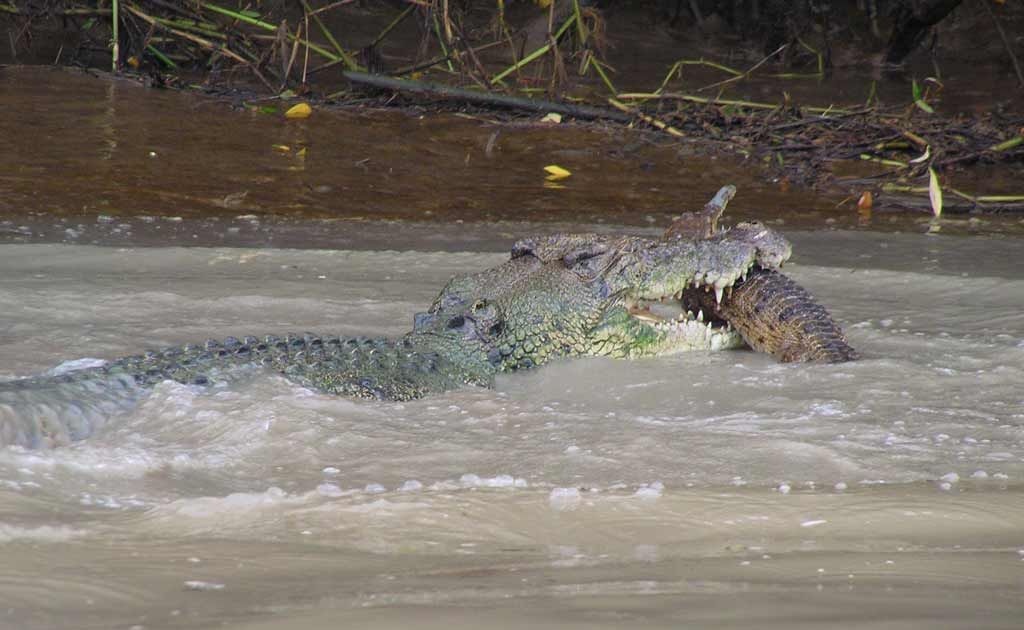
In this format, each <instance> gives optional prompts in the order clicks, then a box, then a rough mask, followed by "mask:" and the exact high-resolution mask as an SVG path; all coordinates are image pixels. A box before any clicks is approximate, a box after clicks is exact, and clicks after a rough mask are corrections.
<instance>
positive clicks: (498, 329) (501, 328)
mask: <svg viewBox="0 0 1024 630" xmlns="http://www.w3.org/2000/svg"><path fill="white" fill-rule="evenodd" d="M487 332H488V333H490V334H491V335H493V336H495V337H497V336H498V335H500V334H501V333H503V332H505V322H498V323H496V324H494V325H493V326H491V327H490V329H488V331H487Z"/></svg>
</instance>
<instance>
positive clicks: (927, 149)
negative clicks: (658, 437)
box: [910, 144, 932, 164]
mask: <svg viewBox="0 0 1024 630" xmlns="http://www.w3.org/2000/svg"><path fill="white" fill-rule="evenodd" d="M931 156H932V145H930V144H929V145H928V146H926V147H925V148H924V154H923V155H921V156H920V157H916V158H914V159H913V160H910V163H911V164H920V163H921V162H926V161H927V160H928V158H930V157H931Z"/></svg>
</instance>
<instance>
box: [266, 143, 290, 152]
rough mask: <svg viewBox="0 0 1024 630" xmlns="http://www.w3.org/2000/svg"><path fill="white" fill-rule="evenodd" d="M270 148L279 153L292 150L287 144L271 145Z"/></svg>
mask: <svg viewBox="0 0 1024 630" xmlns="http://www.w3.org/2000/svg"><path fill="white" fill-rule="evenodd" d="M270 146H271V147H273V148H275V149H277V150H278V151H280V152H281V153H288V152H289V151H291V150H292V148H291V147H290V146H288V145H287V144H272V145H270Z"/></svg>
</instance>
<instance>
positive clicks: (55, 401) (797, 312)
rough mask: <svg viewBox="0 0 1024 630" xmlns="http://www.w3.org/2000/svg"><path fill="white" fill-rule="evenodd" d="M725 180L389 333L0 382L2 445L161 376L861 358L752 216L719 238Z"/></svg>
mask: <svg viewBox="0 0 1024 630" xmlns="http://www.w3.org/2000/svg"><path fill="white" fill-rule="evenodd" d="M734 193H735V189H734V188H733V187H731V186H727V187H725V188H723V189H722V190H721V191H719V193H718V195H716V196H715V198H714V199H713V200H712V201H711V202H710V203H709V204H708V205H707V206H705V208H704V211H703V212H701V213H696V214H684V215H682V216H681V217H680V218H679V219H677V220H676V221H675V222H674V223H673V225H672V226H670V227H669V229H668V230H666V232H665V234H664V235H663V236H662V237H661V238H657V239H647V238H641V237H636V236H619V235H605V234H556V235H548V236H538V237H533V238H526V239H523V240H520V241H518V242H517V243H515V245H514V246H513V248H512V253H511V256H510V258H509V259H508V260H507V261H505V262H504V263H502V264H500V265H497V266H496V267H493V268H491V269H487V270H484V271H481V272H477V273H473V274H468V275H464V276H457V277H455V278H453V279H451V280H450V281H449V282H448V284H447V285H446V286H445V287H444V288H443V289H442V291H441V292H440V294H439V295H438V296H437V298H436V299H435V300H434V301H433V303H432V304H431V306H430V308H429V309H428V310H427V311H425V312H423V313H418V314H416V315H415V317H414V320H413V328H412V330H411V331H410V332H409V333H407V334H405V335H404V336H402V337H399V338H397V339H388V338H364V337H341V336H329V335H320V334H312V333H307V334H303V335H287V336H283V337H276V336H267V337H261V338H257V337H244V338H242V339H238V338H233V337H228V338H226V339H224V340H221V341H215V340H211V341H207V342H206V343H204V344H190V345H185V346H178V347H172V348H166V349H162V350H155V351H149V352H146V353H145V354H141V355H137V356H131V357H125V358H121V359H118V360H115V361H111V362H109V363H106V364H104V365H102V366H98V367H91V368H85V369H79V370H73V371H69V372H65V373H60V374H48V375H42V376H35V377H28V378H22V379H18V380H13V381H7V382H3V383H0V445H12V444H14V445H20V446H24V447H28V448H37V447H53V446H60V445H65V444H68V443H70V442H72V441H75V440H79V439H82V438H85V437H87V436H89V435H91V434H93V433H95V432H96V431H97V430H99V429H100V428H102V426H103V425H104V424H105V422H106V421H107V419H108V418H110V417H112V416H114V415H116V414H118V413H121V412H124V411H127V410H129V409H131V408H132V407H133V406H134V405H135V404H136V403H137V401H138V400H139V399H140V398H141V397H142V396H144V395H145V393H146V392H147V391H148V390H149V389H151V388H152V387H153V386H155V385H156V384H157V383H159V382H161V381H165V380H171V381H176V382H178V383H183V384H190V385H195V386H210V385H216V384H218V383H225V382H228V381H231V380H232V379H234V378H236V377H237V376H238V375H240V374H242V375H244V374H250V373H253V372H271V373H277V374H280V375H283V376H284V377H285V378H287V379H289V380H291V381H293V382H296V383H298V384H300V385H303V386H305V387H309V388H311V389H314V390H316V391H319V392H324V393H328V394H338V395H342V396H348V397H354V398H364V399H373V400H392V401H405V400H412V399H416V398H420V397H423V396H427V395H430V394H437V393H441V392H445V391H448V390H452V389H455V388H459V387H464V386H467V385H473V386H481V387H491V386H493V384H494V380H495V377H496V375H497V374H499V373H503V372H513V371H516V370H523V369H530V368H534V367H537V366H541V365H543V364H545V363H548V362H550V361H552V360H555V359H558V358H565V357H585V356H610V357H619V358H640V357H650V356H662V355H669V354H675V353H679V352H684V351H689V350H705V351H707V350H720V349H729V348H738V347H741V346H743V345H744V344H746V345H749V346H751V347H752V348H754V349H756V350H759V351H762V352H768V353H771V354H773V355H775V356H776V357H778V358H779V359H781V360H783V361H826V362H837V361H847V360H851V359H855V358H857V355H856V352H855V351H853V349H852V348H850V346H849V345H848V344H847V343H846V340H845V338H844V337H843V335H842V331H841V330H840V329H839V327H838V326H837V325H836V324H835V322H833V320H832V319H831V318H830V317H829V315H828V313H827V312H826V311H825V309H824V308H822V307H821V306H820V305H819V304H817V302H815V301H814V299H813V298H812V297H811V296H810V295H809V294H808V293H807V292H806V291H805V290H804V289H802V288H801V287H800V286H799V285H797V284H796V283H795V282H793V281H792V280H791V279H789V278H787V277H785V276H784V275H783V274H781V273H780V272H779V268H780V266H781V265H782V263H783V262H784V261H785V260H786V259H788V258H789V256H790V253H791V247H790V244H789V242H788V241H786V239H785V238H784V237H782V236H781V235H780V234H778V233H777V232H775V231H773V230H771V229H770V228H768V227H766V226H763V225H761V224H758V223H741V224H738V225H736V226H734V227H732V228H731V229H719V228H718V226H717V219H718V217H719V216H720V215H721V212H722V211H723V210H724V208H725V204H726V203H728V200H729V199H730V198H731V197H732V195H733V194H734Z"/></svg>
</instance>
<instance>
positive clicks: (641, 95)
mask: <svg viewBox="0 0 1024 630" xmlns="http://www.w3.org/2000/svg"><path fill="white" fill-rule="evenodd" d="M616 98H622V99H626V100H677V101H687V102H690V103H702V104H704V105H734V106H737V107H747V108H750V109H778V108H779V105H773V104H771V103H758V102H756V101H739V100H733V99H727V98H707V97H704V96H693V95H690V94H657V93H652V92H630V93H626V94H619V95H618V96H617V97H616ZM800 109H802V110H804V111H807V112H811V113H814V114H825V113H828V114H836V115H844V116H848V115H851V114H854V113H855V112H853V111H851V110H848V109H838V108H836V107H832V106H831V105H829V106H828V107H809V106H804V107H801V108H800Z"/></svg>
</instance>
